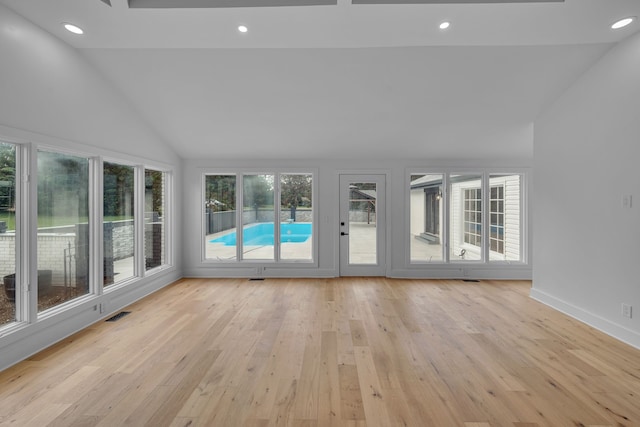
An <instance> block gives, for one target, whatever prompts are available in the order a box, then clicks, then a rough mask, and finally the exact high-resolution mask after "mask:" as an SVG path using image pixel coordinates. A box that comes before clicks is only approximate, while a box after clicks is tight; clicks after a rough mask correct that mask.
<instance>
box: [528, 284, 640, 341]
mask: <svg viewBox="0 0 640 427" xmlns="http://www.w3.org/2000/svg"><path fill="white" fill-rule="evenodd" d="M530 296H531V298H533V299H535V300H536V301H539V302H540V303H542V304H545V305H547V306H549V307H551V308H553V309H555V310H558V311H560V312H561V313H564V314H566V315H567V316H570V317H573V318H574V319H576V320H579V321H580V322H582V323H585V324H587V325H589V326H592V327H594V328H596V329H597V330H599V331H600V332H603V333H605V334H607V335H610V336H612V337H613V338H615V339H617V340H620V341H622V342H624V343H627V344H629V345H630V346H633V347H635V348H637V349H640V333H638V332H636V331H633V330H631V329H628V328H626V327H624V326H622V325H619V324H617V323H614V322H612V321H610V320H608V319H605V318H604V317H601V316H598V315H597V314H594V313H591V312H589V311H587V310H584V309H582V308H580V307H577V306H575V305H573V304H571V303H569V302H566V301H564V300H562V299H560V298H556V297H555V296H553V295H550V294H548V293H546V292H544V291H541V290H539V289H536V288H535V287H534V288H532V289H531V293H530Z"/></svg>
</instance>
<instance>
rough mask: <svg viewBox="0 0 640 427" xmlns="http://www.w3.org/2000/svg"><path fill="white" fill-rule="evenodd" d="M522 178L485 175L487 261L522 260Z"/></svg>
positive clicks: (507, 175) (520, 176) (510, 175)
mask: <svg viewBox="0 0 640 427" xmlns="http://www.w3.org/2000/svg"><path fill="white" fill-rule="evenodd" d="M522 181H523V180H522V175H518V174H491V175H489V186H490V191H491V193H490V198H489V206H490V207H489V217H490V218H489V226H490V230H491V233H490V236H489V260H490V261H522V251H521V249H520V248H521V243H522V239H521V237H520V236H521V228H522V224H521V205H522Z"/></svg>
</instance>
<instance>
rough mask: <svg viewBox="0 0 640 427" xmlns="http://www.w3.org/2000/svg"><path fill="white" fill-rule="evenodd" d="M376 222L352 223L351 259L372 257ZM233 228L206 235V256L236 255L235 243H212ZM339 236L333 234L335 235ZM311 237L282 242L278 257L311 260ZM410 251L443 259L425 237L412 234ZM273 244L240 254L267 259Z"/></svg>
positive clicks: (366, 260)
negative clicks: (303, 240)
mask: <svg viewBox="0 0 640 427" xmlns="http://www.w3.org/2000/svg"><path fill="white" fill-rule="evenodd" d="M375 231H376V228H375V225H374V224H366V223H351V227H350V229H349V232H350V240H349V243H350V262H351V263H354V264H359V263H363V264H367V263H370V262H371V260H372V259H373V254H372V249H373V248H375V247H376V245H375V241H376V236H375ZM232 232H235V229H231V230H226V231H222V232H219V233H214V234H209V235H207V236H205V250H206V258H207V259H211V260H219V261H233V260H235V259H236V247H235V246H225V245H224V244H222V243H211V240H213V239H216V238H218V237H220V236H222V235H225V234H229V233H232ZM338 237H339V236H337V235H336V239H337V238H338ZM312 245H313V239H312V238H309V239H308V240H307V241H306V242H303V243H281V245H280V246H281V260H292V261H294V260H295V261H300V260H302V261H311V256H312V248H313V246H312ZM411 254H412V259H413V261H417V262H439V261H441V260H442V247H441V245H434V244H429V243H428V242H425V241H424V240H420V239H416V238H414V237H413V236H412V238H411ZM273 257H274V249H273V245H264V246H249V245H248V246H245V247H244V255H243V258H244V259H245V260H255V261H260V260H263V261H270V260H273V259H274V258H273Z"/></svg>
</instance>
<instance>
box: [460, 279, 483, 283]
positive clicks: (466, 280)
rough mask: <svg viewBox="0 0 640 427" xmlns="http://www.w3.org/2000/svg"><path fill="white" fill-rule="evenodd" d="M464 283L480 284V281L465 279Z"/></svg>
mask: <svg viewBox="0 0 640 427" xmlns="http://www.w3.org/2000/svg"><path fill="white" fill-rule="evenodd" d="M462 281H463V282H473V283H478V282H480V280H476V279H463V280H462Z"/></svg>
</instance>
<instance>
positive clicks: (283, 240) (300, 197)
mask: <svg viewBox="0 0 640 427" xmlns="http://www.w3.org/2000/svg"><path fill="white" fill-rule="evenodd" d="M312 183H313V176H312V175H311V174H282V175H280V258H281V259H283V260H309V261H310V260H311V259H312V258H313V250H312V248H313V246H312V243H313V238H312V235H313V233H312V230H313V206H312V199H313V198H312Z"/></svg>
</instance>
